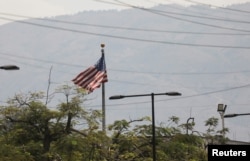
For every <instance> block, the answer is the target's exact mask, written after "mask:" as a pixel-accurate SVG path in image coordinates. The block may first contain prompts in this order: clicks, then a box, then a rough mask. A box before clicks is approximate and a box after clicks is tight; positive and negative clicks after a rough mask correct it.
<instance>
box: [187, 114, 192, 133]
mask: <svg viewBox="0 0 250 161" xmlns="http://www.w3.org/2000/svg"><path fill="white" fill-rule="evenodd" d="M190 120H193V122H194V118H193V117H189V118H188V119H187V124H186V126H187V132H186V134H187V135H188V122H189V121H190Z"/></svg>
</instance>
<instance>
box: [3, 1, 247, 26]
mask: <svg viewBox="0 0 250 161" xmlns="http://www.w3.org/2000/svg"><path fill="white" fill-rule="evenodd" d="M118 1H122V2H126V3H129V4H132V5H136V6H141V5H142V4H143V5H144V6H145V7H150V6H155V5H157V4H167V3H178V4H184V5H187V4H191V1H193V2H202V3H206V4H211V5H217V6H226V5H231V4H235V3H244V2H250V0H118ZM104 2H109V3H104ZM110 3H118V2H117V1H115V0H0V13H1V12H2V13H11V14H18V15H24V16H31V17H44V16H56V15H62V14H74V13H77V12H79V11H85V10H104V9H123V8H122V7H121V6H119V5H115V4H110ZM192 4H194V3H192ZM1 16H3V15H2V14H1V15H0V17H1ZM6 22H7V21H4V20H2V19H0V24H3V23H6Z"/></svg>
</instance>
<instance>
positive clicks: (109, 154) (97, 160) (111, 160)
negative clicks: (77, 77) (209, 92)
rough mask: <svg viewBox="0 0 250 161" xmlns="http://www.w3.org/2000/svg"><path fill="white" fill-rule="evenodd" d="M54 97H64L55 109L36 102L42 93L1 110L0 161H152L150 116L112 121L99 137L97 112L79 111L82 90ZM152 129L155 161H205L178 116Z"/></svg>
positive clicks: (65, 90)
mask: <svg viewBox="0 0 250 161" xmlns="http://www.w3.org/2000/svg"><path fill="white" fill-rule="evenodd" d="M56 92H57V93H62V94H63V95H64V96H65V101H63V102H60V103H58V105H57V108H48V105H47V101H46V103H43V102H42V100H43V99H44V98H46V96H44V93H43V92H34V93H32V92H29V93H28V94H18V95H15V96H14V97H13V98H12V99H10V100H9V101H8V102H9V104H8V106H4V107H2V108H1V110H0V124H1V126H0V144H1V147H0V160H5V161H12V160H16V161H62V160H63V161H83V160H84V161H152V125H151V119H150V117H143V118H139V119H136V120H129V121H128V120H116V121H115V122H114V123H113V124H111V125H109V127H108V131H107V132H104V131H101V130H100V126H99V124H100V120H101V116H102V115H101V112H100V111H98V110H87V109H85V108H84V106H83V103H84V102H85V101H86V98H85V94H86V93H85V91H84V90H81V89H79V88H77V89H76V88H74V87H70V86H68V85H65V86H62V87H60V88H58V89H57V90H56ZM210 122H212V123H216V120H210ZM79 123H81V124H83V125H84V126H81V127H79V126H77V125H78V124H79ZM212 123H209V126H210V129H211V130H212V129H213V125H214V124H212ZM155 130H156V152H157V161H182V160H185V161H186V160H188V161H206V152H205V150H204V148H203V144H204V143H203V140H202V139H201V138H199V137H197V136H193V135H183V134H182V133H181V127H180V125H179V118H178V117H176V116H172V117H170V118H169V120H168V124H167V125H166V124H164V123H162V124H160V126H157V127H155Z"/></svg>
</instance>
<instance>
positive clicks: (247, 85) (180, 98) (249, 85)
mask: <svg viewBox="0 0 250 161" xmlns="http://www.w3.org/2000/svg"><path fill="white" fill-rule="evenodd" d="M249 87H250V84H245V85H241V86H237V87H231V88H226V89H221V90H215V91H210V92H204V93H199V94H194V95H187V96H180V97H174V98H169V99H161V100H155V102H165V101H173V100H182V99H187V98H193V97H200V96H205V95H211V94H215V93H222V92H228V91H231V90H237V89H242V88H249ZM146 103H151V101H137V102H131V103H120V104H107V106H126V105H136V104H146ZM99 106H101V105H93V106H90V107H99Z"/></svg>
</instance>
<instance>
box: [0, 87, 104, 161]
mask: <svg viewBox="0 0 250 161" xmlns="http://www.w3.org/2000/svg"><path fill="white" fill-rule="evenodd" d="M61 89H64V90H65V89H67V91H69V89H71V87H69V86H63V88H61ZM72 89H73V88H72ZM74 91H75V93H74V95H72V97H69V96H70V94H69V93H66V101H65V102H62V103H60V104H59V105H58V108H57V109H55V108H54V109H50V108H48V107H47V106H46V103H47V101H46V103H43V102H42V100H43V98H45V96H44V93H42V92H34V93H32V92H29V93H28V94H26V95H25V94H18V95H15V96H14V98H12V99H10V100H9V101H8V105H7V106H5V107H3V108H2V109H1V111H0V118H1V120H0V121H1V125H2V128H1V132H0V133H1V136H2V137H8V138H11V139H10V142H6V145H8V146H10V145H13V146H15V147H19V148H20V149H22V148H23V147H24V148H25V152H27V153H28V154H30V155H31V156H33V158H34V159H35V160H44V161H47V160H50V159H51V158H52V156H56V155H58V153H55V154H51V147H53V148H54V149H57V148H56V145H60V144H59V143H60V142H63V141H65V139H69V140H70V139H72V138H71V137H73V138H74V137H75V136H76V135H75V134H78V135H80V136H81V137H87V136H88V133H91V132H92V131H95V130H96V129H98V125H99V120H100V117H101V113H100V112H99V111H97V110H86V109H84V108H83V106H82V103H83V101H84V95H85V94H84V93H83V92H82V91H81V90H74ZM57 92H58V91H57ZM70 92H71V91H70ZM78 121H80V122H84V123H86V125H87V126H86V130H84V131H79V130H76V129H75V128H74V126H76V123H77V122H78ZM72 133H74V134H72ZM55 143H58V144H55ZM65 143H67V141H66V142H65ZM74 143H76V142H73V145H74ZM31 158H32V157H31Z"/></svg>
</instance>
